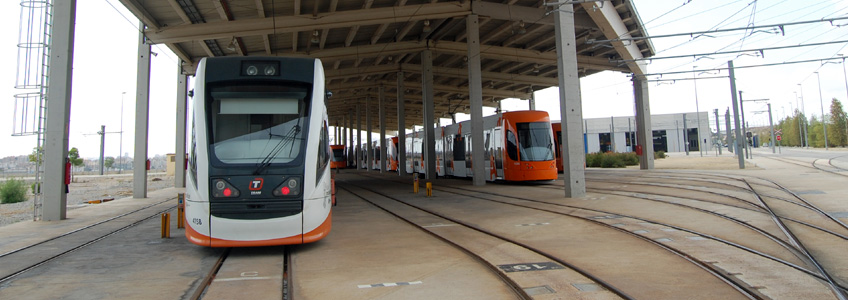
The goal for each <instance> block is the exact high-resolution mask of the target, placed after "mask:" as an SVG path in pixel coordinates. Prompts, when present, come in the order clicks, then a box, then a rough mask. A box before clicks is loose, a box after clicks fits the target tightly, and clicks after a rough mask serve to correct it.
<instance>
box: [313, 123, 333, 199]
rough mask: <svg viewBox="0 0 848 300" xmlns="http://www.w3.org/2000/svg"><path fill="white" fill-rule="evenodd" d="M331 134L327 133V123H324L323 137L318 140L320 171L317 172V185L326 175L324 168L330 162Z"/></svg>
mask: <svg viewBox="0 0 848 300" xmlns="http://www.w3.org/2000/svg"><path fill="white" fill-rule="evenodd" d="M329 136H330V135H329V133H327V123H326V122H325V123H324V126H323V128H321V139H320V141H319V142H318V172H316V173H315V174H316V178H315V185H318V183H319V182H320V179H321V177H323V176H324V170H325V169H327V164H328V163H329V162H330V139H329V138H328V137H329Z"/></svg>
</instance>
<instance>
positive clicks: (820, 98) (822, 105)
mask: <svg viewBox="0 0 848 300" xmlns="http://www.w3.org/2000/svg"><path fill="white" fill-rule="evenodd" d="M815 73H816V79H818V82H819V104H821V113H822V116H821V118H822V119H821V121H822V127H823V131H824V150H827V122H826V121H825V120H824V97H822V91H821V77H820V76H819V72H815Z"/></svg>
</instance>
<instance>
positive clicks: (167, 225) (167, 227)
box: [162, 213, 171, 239]
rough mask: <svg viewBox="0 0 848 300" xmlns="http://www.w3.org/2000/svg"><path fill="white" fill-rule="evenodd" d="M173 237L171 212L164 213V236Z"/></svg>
mask: <svg viewBox="0 0 848 300" xmlns="http://www.w3.org/2000/svg"><path fill="white" fill-rule="evenodd" d="M170 237H171V214H170V213H164V214H162V238H163V239H165V238H170Z"/></svg>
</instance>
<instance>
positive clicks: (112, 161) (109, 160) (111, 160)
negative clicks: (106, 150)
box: [103, 156, 115, 168]
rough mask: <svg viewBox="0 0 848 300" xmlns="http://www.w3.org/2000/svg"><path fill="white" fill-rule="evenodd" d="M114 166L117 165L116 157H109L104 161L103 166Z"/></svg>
mask: <svg viewBox="0 0 848 300" xmlns="http://www.w3.org/2000/svg"><path fill="white" fill-rule="evenodd" d="M114 164H115V158H114V157H111V156H108V157H106V158H105V159H103V165H104V166H106V168H112V165H114Z"/></svg>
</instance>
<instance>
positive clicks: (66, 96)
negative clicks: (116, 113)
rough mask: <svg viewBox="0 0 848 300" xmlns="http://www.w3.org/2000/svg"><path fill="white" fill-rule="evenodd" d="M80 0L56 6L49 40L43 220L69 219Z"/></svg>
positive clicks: (43, 156)
mask: <svg viewBox="0 0 848 300" xmlns="http://www.w3.org/2000/svg"><path fill="white" fill-rule="evenodd" d="M76 11H77V1H76V0H70V1H55V2H54V3H53V29H52V30H53V31H52V37H51V41H50V71H49V73H48V74H49V76H50V79H49V81H48V83H47V84H48V86H49V87H50V89H49V90H48V92H47V100H48V101H47V116H46V117H47V119H46V121H45V124H44V126H45V129H44V130H45V133H44V144H43V145H42V150H43V151H44V153H43V154H42V162H43V164H44V181H43V183H42V186H41V196H42V199H43V200H42V201H43V202H42V205H43V206H42V211H41V220H43V221H58V220H64V219H65V218H66V216H67V203H68V197H67V196H68V195H67V194H66V193H65V160H66V159H67V158H68V133H69V132H70V120H71V86H72V81H73V73H72V67H73V65H74V34H75V32H74V29H75V28H74V23H75V22H76Z"/></svg>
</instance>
